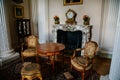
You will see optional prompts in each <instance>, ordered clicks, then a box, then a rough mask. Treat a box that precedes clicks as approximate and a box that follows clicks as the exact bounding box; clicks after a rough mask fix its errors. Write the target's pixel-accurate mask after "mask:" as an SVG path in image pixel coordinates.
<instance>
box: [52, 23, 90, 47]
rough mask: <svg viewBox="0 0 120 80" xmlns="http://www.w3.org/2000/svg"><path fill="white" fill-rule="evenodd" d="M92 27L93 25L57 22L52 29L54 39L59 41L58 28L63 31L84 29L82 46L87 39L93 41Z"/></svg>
mask: <svg viewBox="0 0 120 80" xmlns="http://www.w3.org/2000/svg"><path fill="white" fill-rule="evenodd" d="M91 29H92V25H68V24H55V25H53V30H52V35H53V37H52V39H53V42H57V30H63V31H78V30H80V31H82V47H83V46H84V44H85V42H86V41H91V37H92V36H91V35H92V33H91Z"/></svg>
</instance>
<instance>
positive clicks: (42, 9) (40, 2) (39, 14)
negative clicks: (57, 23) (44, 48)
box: [31, 0, 49, 43]
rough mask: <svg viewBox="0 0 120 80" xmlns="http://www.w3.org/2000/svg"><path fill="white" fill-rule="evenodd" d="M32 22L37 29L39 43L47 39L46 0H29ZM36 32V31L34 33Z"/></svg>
mask: <svg viewBox="0 0 120 80" xmlns="http://www.w3.org/2000/svg"><path fill="white" fill-rule="evenodd" d="M31 12H32V16H31V19H32V24H33V27H34V31H35V29H36V30H37V29H38V36H39V43H45V42H47V41H49V39H48V14H49V12H48V0H31ZM36 34H37V33H36Z"/></svg>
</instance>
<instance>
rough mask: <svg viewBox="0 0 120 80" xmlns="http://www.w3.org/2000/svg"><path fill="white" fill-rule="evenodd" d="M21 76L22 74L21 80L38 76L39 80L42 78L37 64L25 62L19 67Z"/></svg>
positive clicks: (28, 79) (30, 79)
mask: <svg viewBox="0 0 120 80" xmlns="http://www.w3.org/2000/svg"><path fill="white" fill-rule="evenodd" d="M21 76H22V80H24V79H27V80H32V79H35V78H39V79H40V80H42V76H41V72H40V66H39V64H37V63H31V62H25V63H24V64H23V67H22V69H21Z"/></svg>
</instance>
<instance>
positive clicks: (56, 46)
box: [37, 42, 65, 69]
mask: <svg viewBox="0 0 120 80" xmlns="http://www.w3.org/2000/svg"><path fill="white" fill-rule="evenodd" d="M64 49H65V45H63V44H60V43H51V42H50V43H43V44H39V45H38V46H37V54H38V55H43V56H48V57H53V59H52V60H51V64H52V67H53V69H54V61H55V55H57V54H60V51H62V50H64Z"/></svg>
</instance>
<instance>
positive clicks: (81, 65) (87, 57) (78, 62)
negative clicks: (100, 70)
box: [71, 41, 98, 80]
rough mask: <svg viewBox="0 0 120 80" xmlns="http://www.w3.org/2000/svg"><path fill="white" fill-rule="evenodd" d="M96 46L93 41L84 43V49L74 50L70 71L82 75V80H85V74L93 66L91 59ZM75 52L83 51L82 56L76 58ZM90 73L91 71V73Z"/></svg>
mask: <svg viewBox="0 0 120 80" xmlns="http://www.w3.org/2000/svg"><path fill="white" fill-rule="evenodd" d="M97 48H98V45H97V43H96V42H94V41H89V42H86V44H85V47H84V48H83V49H81V48H78V49H76V50H74V54H73V56H72V58H71V69H72V68H74V69H75V70H77V71H79V72H81V73H82V80H85V73H86V72H90V71H91V70H92V66H93V59H94V56H95V54H96V51H97ZM77 51H83V52H84V54H83V56H76V52H77ZM91 73H92V71H91Z"/></svg>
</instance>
